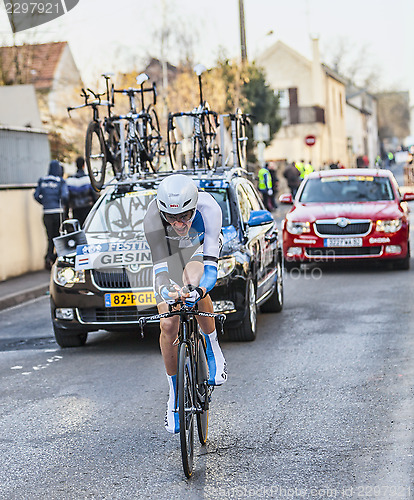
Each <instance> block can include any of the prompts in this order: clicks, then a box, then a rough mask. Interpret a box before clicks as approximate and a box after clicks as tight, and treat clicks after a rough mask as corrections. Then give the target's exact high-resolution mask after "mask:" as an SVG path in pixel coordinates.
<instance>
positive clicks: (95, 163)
mask: <svg viewBox="0 0 414 500" xmlns="http://www.w3.org/2000/svg"><path fill="white" fill-rule="evenodd" d="M85 161H86V166H87V167H88V174H89V178H90V180H91V185H92V187H93V189H94V190H95V191H98V192H99V191H100V190H101V189H102V186H103V184H104V182H105V170H106V151H105V141H104V138H103V135H102V130H101V127H100V125H99V123H98V122H90V123H89V125H88V128H87V130H86V138H85Z"/></svg>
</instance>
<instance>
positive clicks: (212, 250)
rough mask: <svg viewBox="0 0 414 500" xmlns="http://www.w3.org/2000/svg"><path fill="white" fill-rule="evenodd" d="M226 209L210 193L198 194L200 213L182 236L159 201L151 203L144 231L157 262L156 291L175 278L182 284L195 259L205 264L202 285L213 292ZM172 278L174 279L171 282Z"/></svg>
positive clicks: (197, 208) (154, 261) (154, 263)
mask: <svg viewBox="0 0 414 500" xmlns="http://www.w3.org/2000/svg"><path fill="white" fill-rule="evenodd" d="M221 225H222V212H221V208H220V206H219V204H218V203H217V202H216V200H215V199H214V198H213V196H211V195H210V194H209V193H206V192H205V191H201V192H199V193H198V202H197V207H196V214H195V217H194V219H193V221H192V224H191V227H190V230H189V231H188V233H187V235H186V236H179V235H178V234H177V233H176V232H175V231H174V228H173V227H172V226H171V225H170V224H168V223H167V222H165V221H164V220H163V218H162V217H161V215H160V213H159V210H158V207H157V203H156V200H153V201H152V202H151V203H150V205H149V206H148V211H147V213H146V215H145V218H144V231H145V236H146V239H147V241H148V244H149V246H150V249H151V254H152V261H153V265H154V290H155V292H156V295H157V292H158V291H159V289H160V287H161V286H168V285H169V284H170V283H171V281H173V282H176V283H178V284H180V285H181V284H182V273H183V270H184V267H185V266H186V264H187V263H188V262H190V261H191V260H198V261H201V262H203V264H204V273H203V276H202V278H201V280H200V283H199V286H200V287H204V288H205V289H206V290H207V292H209V291H210V290H211V289H212V288H213V287H214V285H215V284H216V281H217V263H218V257H219V253H220V248H221V241H222V239H221ZM170 280H171V281H170Z"/></svg>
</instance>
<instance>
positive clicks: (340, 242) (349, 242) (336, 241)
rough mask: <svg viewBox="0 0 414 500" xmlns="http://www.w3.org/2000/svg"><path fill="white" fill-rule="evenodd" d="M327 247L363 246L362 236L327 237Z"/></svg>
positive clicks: (324, 242)
mask: <svg viewBox="0 0 414 500" xmlns="http://www.w3.org/2000/svg"><path fill="white" fill-rule="evenodd" d="M323 245H324V246H325V247H362V238H326V239H324V240H323Z"/></svg>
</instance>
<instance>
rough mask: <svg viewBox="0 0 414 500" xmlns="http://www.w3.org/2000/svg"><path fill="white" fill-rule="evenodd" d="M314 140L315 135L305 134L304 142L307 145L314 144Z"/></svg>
mask: <svg viewBox="0 0 414 500" xmlns="http://www.w3.org/2000/svg"><path fill="white" fill-rule="evenodd" d="M315 142H316V137H315V136H314V135H307V136H306V137H305V144H306V145H307V146H314V145H315Z"/></svg>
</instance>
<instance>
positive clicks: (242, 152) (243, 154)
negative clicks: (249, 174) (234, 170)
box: [236, 109, 247, 168]
mask: <svg viewBox="0 0 414 500" xmlns="http://www.w3.org/2000/svg"><path fill="white" fill-rule="evenodd" d="M236 141H237V160H238V162H239V165H240V166H241V167H242V168H246V164H247V136H246V125H245V119H244V118H243V115H242V112H241V110H240V109H237V110H236Z"/></svg>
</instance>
